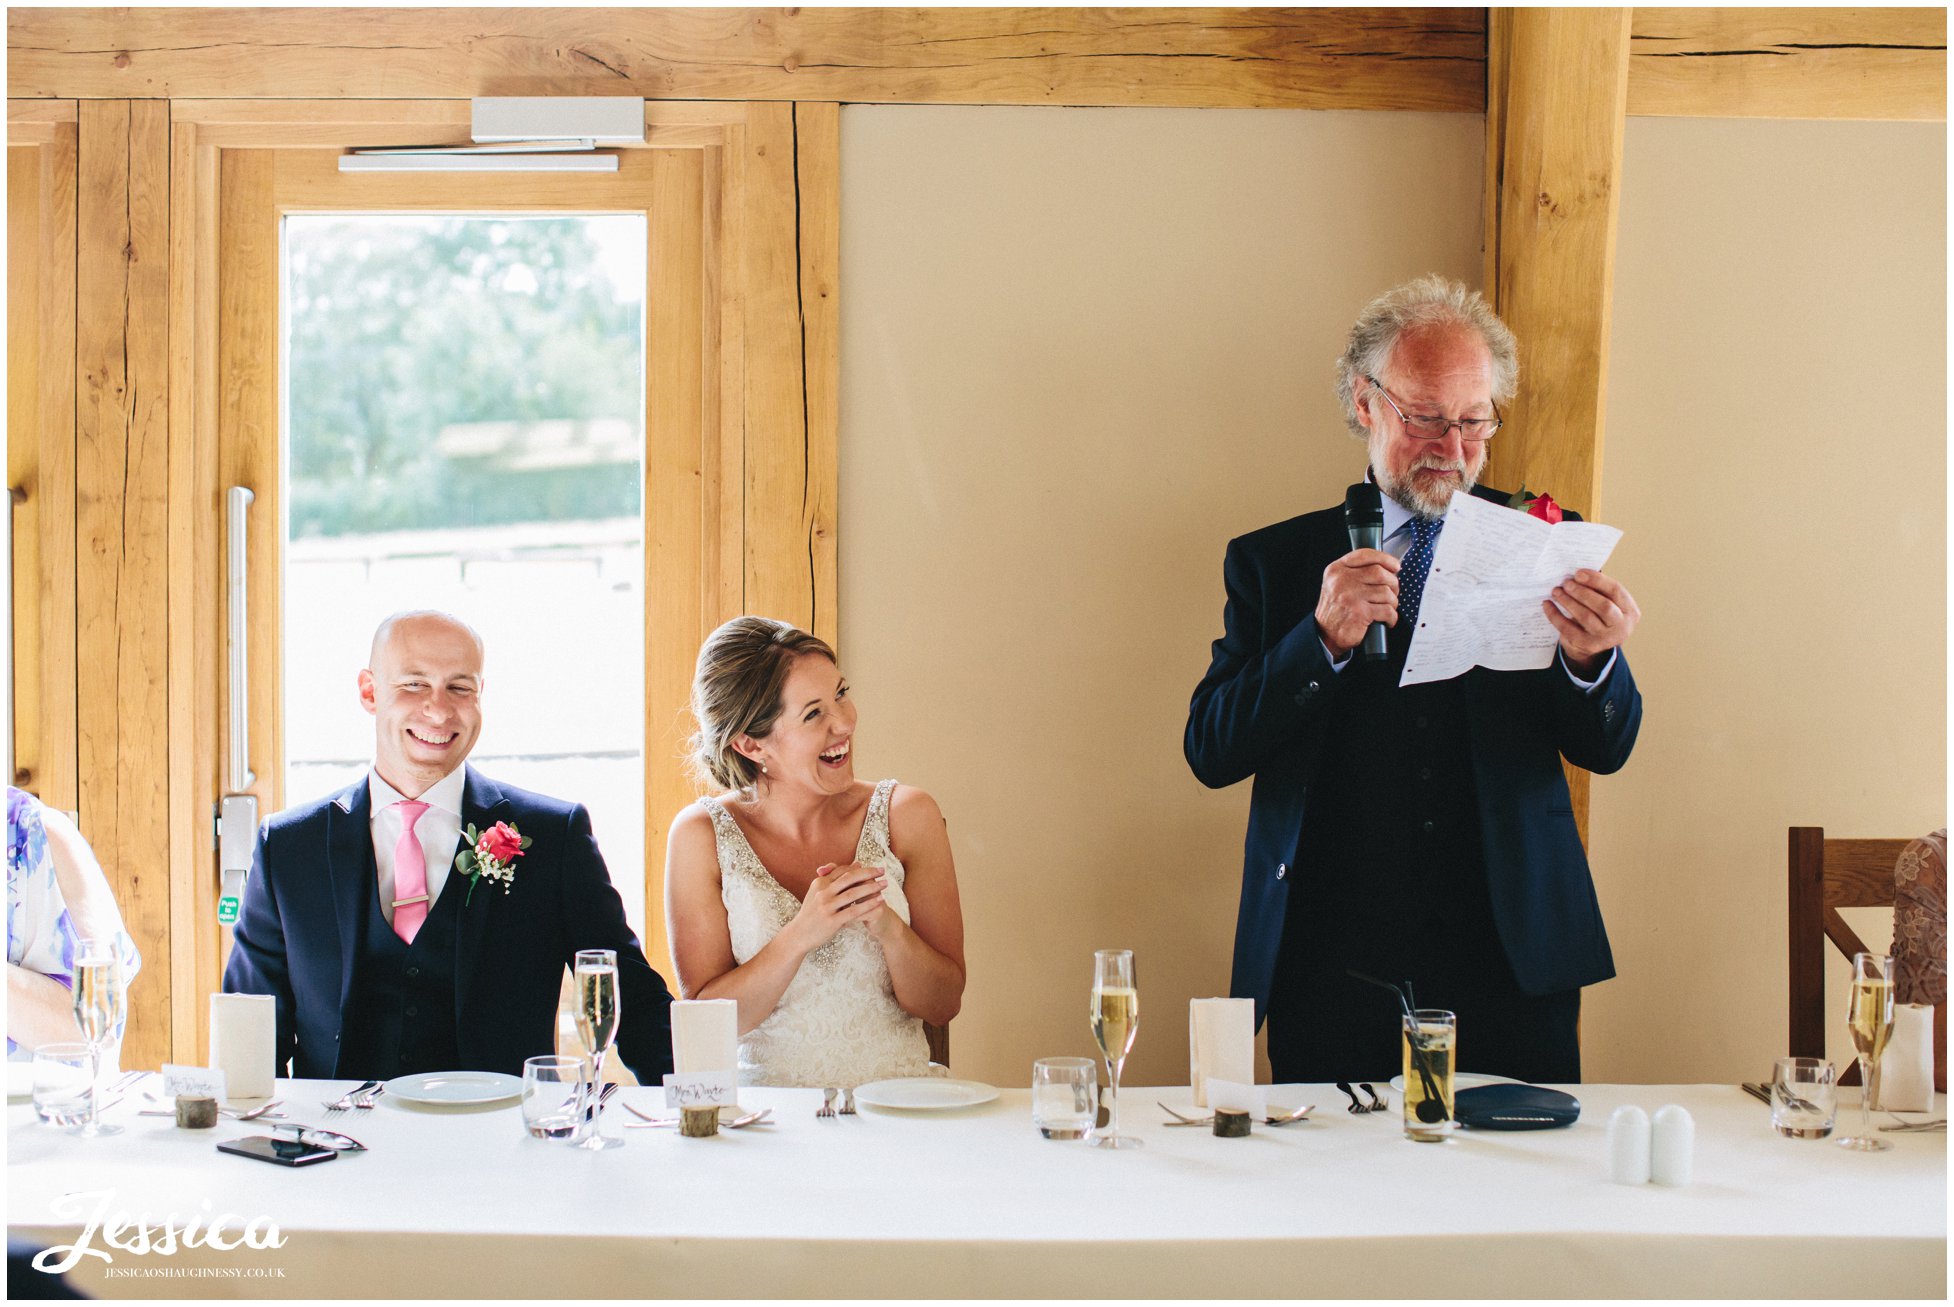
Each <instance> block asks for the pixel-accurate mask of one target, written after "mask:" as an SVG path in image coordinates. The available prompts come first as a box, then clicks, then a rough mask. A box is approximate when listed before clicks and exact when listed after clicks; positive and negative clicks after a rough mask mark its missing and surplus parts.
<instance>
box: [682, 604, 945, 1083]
mask: <svg viewBox="0 0 1954 1307" xmlns="http://www.w3.org/2000/svg"><path fill="white" fill-rule="evenodd" d="M692 711H693V716H694V717H696V718H697V719H698V725H699V731H698V734H697V735H696V736H694V737H693V761H694V764H695V766H696V768H697V769H698V771H699V772H700V773H702V775H703V776H704V777H707V778H709V779H710V780H711V781H712V782H713V783H714V784H715V785H717V786H719V787H723V789H724V790H725V791H726V792H725V793H723V794H721V795H719V796H718V797H715V798H702V799H700V800H699V801H698V802H697V803H695V804H692V805H691V806H690V807H687V808H686V809H685V810H684V811H683V812H681V813H679V815H678V817H677V819H676V820H675V821H674V822H673V823H672V833H671V842H670V845H669V847H668V848H667V851H666V860H665V912H666V921H667V925H668V927H669V928H670V931H671V940H672V956H673V960H674V961H675V962H676V963H677V966H678V982H679V992H680V993H681V994H682V995H683V996H684V997H686V998H730V999H736V1000H738V1002H739V1032H740V1036H739V1055H740V1081H741V1083H743V1084H755V1085H835V1086H844V1085H858V1084H864V1083H867V1082H868V1081H871V1080H881V1079H888V1078H892V1077H898V1076H919V1075H932V1074H934V1075H941V1074H943V1070H942V1068H941V1067H934V1066H932V1065H931V1063H930V1060H929V1046H928V1041H927V1039H926V1038H925V1036H924V1033H923V1023H924V1022H926V1021H927V1022H932V1023H935V1024H938V1025H942V1024H947V1023H948V1022H949V1020H950V1018H951V1017H953V1016H955V1015H956V1014H957V1009H958V1006H959V1005H960V1004H961V1002H962V999H963V985H964V962H963V916H962V912H961V909H960V908H959V906H958V902H957V876H956V867H955V865H954V863H953V861H952V859H951V856H950V838H949V833H948V831H947V830H946V828H945V826H944V822H943V814H942V813H941V812H940V811H939V810H938V808H937V806H936V802H935V800H933V799H931V798H930V796H929V795H927V794H925V793H924V792H923V791H921V790H919V789H916V788H915V787H913V786H908V785H898V784H897V783H896V782H895V781H893V780H885V781H881V782H879V783H876V784H870V783H868V782H866V781H858V780H856V779H855V771H854V736H855V705H854V704H853V703H852V702H851V701H850V700H849V698H848V684H847V682H846V681H845V680H844V679H843V678H842V676H841V673H840V671H839V670H838V669H837V667H836V665H835V655H834V651H833V650H832V649H831V648H829V647H828V645H827V644H826V643H825V642H823V641H821V640H819V639H817V638H816V637H814V636H812V635H809V634H808V633H806V632H805V631H800V630H797V629H795V628H794V627H792V626H790V625H788V624H787V623H785V622H776V621H773V620H771V619H768V618H764V617H738V618H734V619H733V620H732V621H730V622H728V623H726V624H725V625H724V626H722V627H720V628H719V629H718V630H717V631H715V632H713V633H712V635H711V637H709V638H708V639H707V641H706V643H705V647H704V648H702V649H701V650H700V651H699V666H698V672H697V675H696V676H695V677H694V678H693V682H692Z"/></svg>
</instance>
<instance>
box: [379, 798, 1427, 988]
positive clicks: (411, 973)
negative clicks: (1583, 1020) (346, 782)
mask: <svg viewBox="0 0 1954 1307" xmlns="http://www.w3.org/2000/svg"><path fill="white" fill-rule="evenodd" d="M1431 778H1432V769H1431V768H1429V767H1420V768H1419V769H1418V779H1419V780H1421V781H1428V780H1430V779H1431ZM407 974H408V975H410V976H411V975H413V974H414V973H413V972H411V971H410V972H408V973H407Z"/></svg>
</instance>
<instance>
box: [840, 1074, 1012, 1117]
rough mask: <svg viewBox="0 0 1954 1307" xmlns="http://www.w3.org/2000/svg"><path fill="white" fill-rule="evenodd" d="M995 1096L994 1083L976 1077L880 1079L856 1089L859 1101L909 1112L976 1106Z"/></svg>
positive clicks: (938, 1110)
mask: <svg viewBox="0 0 1954 1307" xmlns="http://www.w3.org/2000/svg"><path fill="white" fill-rule="evenodd" d="M996 1097H997V1088H996V1086H994V1085H986V1084H982V1083H980V1082H979V1081H976V1080H942V1079H938V1078H937V1077H935V1076H916V1077H914V1078H913V1079H908V1080H877V1081H875V1082H874V1083H872V1084H866V1085H859V1086H857V1087H856V1089H855V1101H856V1102H857V1103H861V1104H863V1105H864V1106H867V1107H887V1108H896V1109H898V1110H901V1111H908V1112H946V1111H949V1110H950V1109H951V1108H955V1107H975V1106H977V1104H979V1103H988V1102H990V1101H991V1100H992V1099H994V1098H996Z"/></svg>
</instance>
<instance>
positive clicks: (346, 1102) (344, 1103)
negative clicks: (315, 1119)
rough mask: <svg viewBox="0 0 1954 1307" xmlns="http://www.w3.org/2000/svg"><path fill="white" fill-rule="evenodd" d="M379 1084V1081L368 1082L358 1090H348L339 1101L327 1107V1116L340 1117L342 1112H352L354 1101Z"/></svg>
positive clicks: (362, 1084)
mask: <svg viewBox="0 0 1954 1307" xmlns="http://www.w3.org/2000/svg"><path fill="white" fill-rule="evenodd" d="M379 1083H380V1082H379V1081H378V1080H368V1081H364V1082H363V1083H361V1085H360V1087H359V1088H357V1089H349V1090H347V1091H346V1092H345V1093H343V1094H341V1095H340V1096H339V1098H338V1100H337V1101H335V1102H331V1103H327V1104H326V1105H325V1108H326V1115H327V1116H338V1115H339V1114H340V1113H341V1112H346V1111H350V1110H352V1107H353V1100H354V1099H355V1098H358V1097H359V1096H360V1095H361V1094H364V1093H365V1092H366V1091H367V1090H369V1089H372V1088H373V1087H374V1086H376V1085H378V1084H379Z"/></svg>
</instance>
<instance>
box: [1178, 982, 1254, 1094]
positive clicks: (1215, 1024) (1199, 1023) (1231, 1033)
mask: <svg viewBox="0 0 1954 1307" xmlns="http://www.w3.org/2000/svg"><path fill="white" fill-rule="evenodd" d="M1187 1045H1188V1049H1187V1054H1188V1056H1187V1062H1188V1072H1189V1074H1188V1080H1189V1083H1190V1085H1191V1086H1192V1087H1193V1090H1194V1105H1195V1106H1196V1107H1206V1106H1207V1105H1208V1089H1207V1085H1208V1081H1209V1080H1210V1079H1213V1080H1229V1081H1233V1082H1234V1083H1236V1084H1241V1085H1252V1084H1254V1083H1255V1000H1254V999H1249V998H1197V999H1190V1000H1189V1001H1188V1005H1187Z"/></svg>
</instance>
